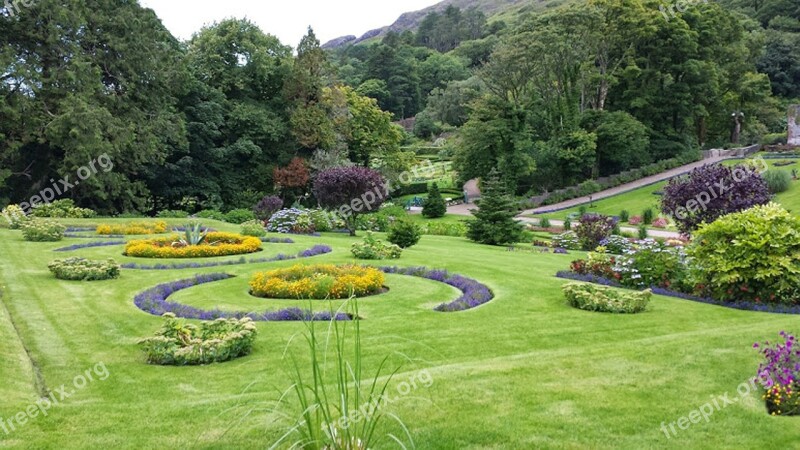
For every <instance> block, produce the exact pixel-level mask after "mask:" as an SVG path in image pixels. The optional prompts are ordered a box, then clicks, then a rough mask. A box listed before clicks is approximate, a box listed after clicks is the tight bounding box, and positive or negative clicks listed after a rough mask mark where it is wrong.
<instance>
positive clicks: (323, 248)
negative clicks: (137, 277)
mask: <svg viewBox="0 0 800 450" xmlns="http://www.w3.org/2000/svg"><path fill="white" fill-rule="evenodd" d="M332 251H333V250H332V249H331V248H330V247H329V246H327V245H315V246H313V247H311V248H309V249H307V250H303V251H301V252H300V253H298V254H296V255H284V254H283V253H279V254H277V255H276V256H272V257H269V258H250V259H245V258H244V256H243V257H241V258H239V259H235V260H232V261H212V262H206V263H173V264H155V265H152V266H145V265H140V264H136V263H127V264H123V265H122V268H123V269H135V270H176V269H201V268H205V267H219V266H236V265H239V264H256V263H265V262H273V261H288V260H291V259H300V258H310V257H312V256H318V255H324V254H326V253H330V252H332Z"/></svg>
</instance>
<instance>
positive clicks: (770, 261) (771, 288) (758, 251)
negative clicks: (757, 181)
mask: <svg viewBox="0 0 800 450" xmlns="http://www.w3.org/2000/svg"><path fill="white" fill-rule="evenodd" d="M687 254H688V255H689V256H690V257H691V258H692V267H691V268H692V276H693V277H694V279H695V280H696V282H697V283H698V284H699V285H700V286H701V288H702V289H703V290H704V291H705V292H706V293H708V294H710V295H711V296H712V297H713V298H714V299H715V300H720V301H736V300H746V301H759V302H762V303H787V304H794V303H797V302H798V299H800V292H798V286H800V218H798V217H795V216H793V215H792V214H790V213H789V212H787V211H786V210H785V209H783V208H781V207H780V206H778V205H777V204H775V203H769V204H767V205H762V206H755V207H753V208H750V209H748V210H745V211H742V212H738V213H733V214H729V215H726V216H723V217H721V218H719V219H717V220H716V221H714V222H712V223H710V224H706V225H702V226H701V227H700V228H699V229H698V230H697V231H696V232H695V234H694V239H693V240H692V243H691V244H690V246H689V248H688V249H687Z"/></svg>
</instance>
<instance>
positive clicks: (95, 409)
mask: <svg viewBox="0 0 800 450" xmlns="http://www.w3.org/2000/svg"><path fill="white" fill-rule="evenodd" d="M445 220H451V219H450V218H447V219H445ZM99 221H100V220H85V221H77V220H69V221H68V222H69V223H97V222H99ZM175 222H176V223H180V221H175ZM206 223H207V224H208V225H211V226H213V227H215V228H218V229H220V230H227V231H236V230H238V227H237V226H232V225H225V224H222V223H219V222H213V221H206ZM292 239H294V240H295V241H296V243H295V244H265V251H264V252H262V253H261V254H259V255H257V256H269V255H273V254H277V253H278V252H283V253H297V252H298V251H300V250H302V249H306V248H309V247H311V246H313V245H315V244H328V245H330V246H331V247H333V249H334V251H333V252H332V253H330V254H326V255H322V256H318V257H314V258H311V259H307V260H299V261H282V262H273V263H261V264H251V265H236V266H227V267H218V268H207V269H185V270H161V271H133V270H123V274H122V277H121V278H119V279H118V280H110V281H102V282H92V283H80V282H65V281H57V280H55V279H54V278H53V277H52V276H51V275H50V273H49V272H48V270H47V263H48V262H49V261H51V260H52V259H55V258H64V257H67V256H84V257H90V258H94V259H100V258H106V257H113V258H115V259H116V260H117V261H118V262H131V261H134V262H140V263H147V262H152V260H141V259H134V258H127V257H123V256H122V255H121V250H122V248H121V247H99V248H90V249H83V250H78V251H75V252H71V253H53V252H52V250H53V249H55V248H59V247H63V246H66V245H70V244H74V243H82V242H88V241H91V240H87V239H67V240H64V241H62V242H58V243H26V242H23V241H22V238H21V236H20V233H19V232H18V231H9V230H0V277H1V278H0V286H3V298H2V301H3V303H4V304H5V306H6V307H7V308H8V311H9V312H10V317H9V315H8V314H6V312H5V310H4V309H3V308H0V355H2V364H1V365H0V376H2V380H3V381H4V382H3V383H2V385H0V396H2V398H3V401H2V403H0V417H3V418H6V419H7V418H9V417H12V416H14V415H15V414H17V413H18V412H20V411H24V410H25V408H26V407H27V406H28V405H30V404H32V403H33V402H34V401H35V400H36V396H35V394H34V392H35V388H34V384H33V379H34V377H33V375H32V374H33V372H32V369H31V366H30V364H29V362H28V357H27V355H26V354H25V351H24V350H23V344H24V346H25V347H26V348H27V349H28V351H29V352H30V355H31V356H32V358H33V360H34V362H35V364H36V366H38V368H39V369H40V371H41V377H42V379H43V380H44V383H45V384H46V386H47V387H48V388H49V389H52V390H55V389H56V388H58V387H59V386H61V385H62V384H65V385H67V386H68V387H71V386H72V383H73V379H74V377H76V376H78V375H80V374H83V373H85V371H86V370H87V369H90V368H92V367H94V366H95V365H97V364H98V363H103V364H105V366H106V367H107V369H108V372H109V376H108V378H107V379H106V380H104V381H100V380H95V381H93V382H91V383H89V384H88V385H86V387H84V388H82V389H75V393H74V394H73V395H72V396H70V397H69V398H67V399H65V400H63V401H62V402H61V404H60V405H59V406H57V407H54V408H52V409H50V410H49V411H48V415H47V416H46V417H44V416H41V415H39V416H38V417H35V418H33V419H30V420H29V421H28V422H27V423H26V424H24V425H21V426H17V427H16V429H15V430H13V431H11V430H10V432H9V433H8V434H6V433H4V432H3V430H2V429H0V446H3V447H6V446H7V447H16V448H61V449H64V448H103V447H105V448H131V449H142V448H166V447H174V448H189V447H191V448H220V449H221V448H269V447H270V445H271V444H272V443H273V442H275V440H277V439H278V437H280V436H281V435H283V434H284V433H285V432H286V430H287V429H288V427H289V425H291V422H290V421H289V420H288V419H284V418H281V416H280V415H279V414H277V413H275V412H274V411H273V409H274V408H275V404H274V400H276V399H277V398H278V397H279V396H280V393H282V392H284V391H285V390H287V389H288V388H289V387H290V384H291V381H290V380H289V378H288V377H287V374H286V371H287V370H289V368H290V363H289V362H288V361H285V360H283V359H282V357H283V355H284V351H285V350H286V348H287V344H288V343H289V341H290V340H291V339H292V338H294V341H292V343H291V344H289V348H288V352H289V353H292V354H294V355H295V356H296V357H297V358H298V360H299V361H300V362H301V364H302V363H303V362H305V361H308V359H309V358H308V355H307V352H306V351H305V350H304V347H303V346H302V345H301V344H302V343H301V341H302V339H299V338H298V337H299V336H298V334H299V333H302V332H303V330H304V327H303V325H302V324H300V323H296V322H295V323H291V322H290V323H259V324H258V329H259V333H260V334H259V336H258V339H257V342H256V345H255V347H254V350H253V353H252V354H251V355H249V356H247V357H244V358H241V359H238V360H234V361H231V362H227V363H222V364H215V365H211V366H206V367H159V366H149V365H147V364H145V363H144V362H143V355H142V354H141V352H140V351H139V349H138V348H137V345H136V342H137V340H138V339H139V338H141V337H145V336H149V335H151V334H152V333H153V332H154V331H155V330H157V329H158V328H159V326H160V324H161V319H160V318H158V317H154V316H151V315H148V314H146V313H144V312H142V311H140V310H139V309H137V308H136V306H135V305H134V304H133V297H134V295H135V294H136V293H138V292H140V291H142V290H144V289H147V288H149V287H151V286H154V285H156V284H158V283H163V282H167V281H173V280H178V279H182V278H188V277H191V276H192V275H194V274H196V273H211V272H225V273H229V274H233V275H236V276H237V277H236V278H233V279H229V280H225V281H220V282H217V283H211V284H208V285H202V286H196V287H193V288H190V289H187V290H184V291H181V292H179V293H177V294H176V295H175V296H174V299H177V300H180V301H182V302H185V303H189V304H192V305H195V306H201V307H213V306H219V307H221V308H224V309H227V308H230V309H233V308H236V309H245V310H250V309H260V310H263V309H273V308H275V309H277V307H279V306H280V307H282V306H287V305H294V304H296V303H295V302H292V301H288V300H278V301H273V300H266V299H256V298H254V297H251V296H249V294H248V292H247V281H248V280H249V277H250V276H251V275H252V274H253V273H254V272H256V271H259V270H267V269H270V268H276V267H285V266H290V265H292V264H297V263H311V262H313V263H321V262H330V263H345V262H353V259H352V258H351V255H350V253H349V251H348V249H349V246H350V244H351V243H352V242H354V239H353V238H350V237H348V236H345V235H342V234H325V235H323V236H322V237H303V236H292ZM578 256H579V255H578V254H577V252H573V254H572V255H553V254H538V253H527V252H508V251H506V249H505V248H496V247H487V246H480V245H476V244H473V243H470V242H468V241H466V240H465V239H460V238H449V237H437V236H424V237H423V239H422V241H421V242H420V244H419V245H417V246H415V247H413V248H411V249H408V250H406V251H405V252H404V254H403V257H402V258H401V259H400V260H397V261H391V262H389V264H397V265H401V266H413V265H423V266H427V267H436V268H446V269H448V270H450V271H451V272H455V273H459V274H463V275H465V276H468V277H471V278H474V279H477V280H479V281H480V282H482V283H484V284H486V285H488V286H489V287H490V288H491V289H492V290H493V291H494V294H495V299H494V300H492V301H491V302H489V303H488V304H485V305H483V306H480V307H478V308H476V309H473V310H469V311H464V312H458V313H440V312H435V311H433V310H432V309H433V307H434V306H436V305H437V304H439V303H442V302H444V301H450V300H453V299H454V298H456V297H457V296H458V295H459V294H458V292H457V291H456V290H454V289H453V288H451V287H449V286H446V285H443V284H441V283H436V282H434V281H430V280H423V279H419V278H411V277H406V276H400V275H391V276H388V277H387V281H386V284H387V286H388V287H389V292H387V293H385V294H382V295H377V296H374V297H368V298H364V299H361V300H360V301H359V305H360V312H361V315H362V316H363V317H364V318H365V319H366V320H364V321H363V322H362V325H361V328H362V333H363V335H364V336H363V340H364V342H363V344H364V353H365V354H364V361H363V362H364V364H365V366H366V369H367V372H372V371H374V370H375V368H376V367H377V365H378V364H379V363H380V361H381V359H382V358H383V357H384V356H386V355H392V358H391V361H392V364H394V363H399V362H401V361H406V362H405V364H404V365H403V367H402V369H401V370H400V372H399V374H398V375H397V378H396V379H395V381H394V382H393V384H392V386H391V387H390V393H391V394H393V396H394V397H396V398H397V401H394V402H392V403H391V404H390V405H389V406H388V408H389V410H390V411H391V412H393V413H395V414H397V415H398V416H399V417H400V418H402V420H403V421H404V423H405V425H406V426H407V428H408V430H409V431H410V433H411V435H412V436H413V438H414V441H415V443H416V446H417V448H420V449H465V448H466V449H479V448H480V449H485V448H553V449H562V448H607V449H618V448H626V449H642V448H675V447H683V448H707V449H717V448H791V447H795V446H796V445H797V442H798V440H800V426H798V422H797V419H796V418H772V417H769V416H768V415H767V414H766V412H765V409H764V406H763V404H762V403H761V401H760V399H758V398H756V399H755V400H754V401H752V402H751V401H736V402H735V403H734V404H732V405H729V406H727V407H725V408H724V409H720V410H718V411H715V412H714V413H713V415H712V416H710V418H709V421H708V422H705V421H701V422H700V423H697V424H692V425H691V426H690V427H689V428H688V430H678V429H677V426H676V430H678V433H677V436H675V437H672V438H667V437H666V436H665V434H664V433H663V431H662V430H661V429H660V427H661V424H662V422H666V423H667V424H668V423H670V422H675V421H677V420H678V419H679V418H680V417H682V416H688V415H689V414H690V413H691V412H692V411H694V410H697V409H699V408H700V407H701V406H702V405H703V404H705V403H706V402H709V401H711V398H712V396H713V397H714V398H717V397H719V396H723V395H726V394H729V397H730V399H736V398H738V394H737V393H736V388H737V386H739V384H741V383H743V382H745V381H746V380H748V379H749V378H750V377H752V376H753V375H754V372H755V369H756V367H757V365H758V361H759V359H758V355H757V354H756V352H755V351H754V350H753V349H752V344H753V342H755V341H764V340H767V339H770V340H771V339H774V338H775V337H776V336H777V333H778V332H779V331H781V330H784V329H786V330H794V331H797V330H798V324H799V323H800V321H798V319H797V317H793V316H783V315H774V314H765V313H757V312H750V311H737V310H731V309H724V308H720V307H716V306H711V305H705V304H699V303H694V302H690V301H684V300H678V299H674V298H666V297H655V298H654V300H653V302H652V303H651V306H650V308H649V310H648V311H647V312H645V313H642V314H639V315H635V316H624V315H610V314H600V313H591V312H585V311H579V310H575V309H572V308H570V307H569V306H567V305H566V304H565V300H564V298H563V296H562V294H561V290H560V287H561V286H562V285H563V284H564V283H565V281H564V280H561V279H558V278H555V277H554V276H553V275H554V274H555V272H556V271H557V270H561V269H566V268H567V267H568V265H569V262H570V261H571V260H573V259H576V258H577V257H578ZM223 259H237V257H228V258H223ZM297 304H298V306H300V307H305V306H306V305H307V304H308V302H299V303H297ZM323 307H325V305H324V302H323V303H316V304H315V308H323ZM12 320H13V322H14V323H15V324H16V328H17V329H18V330H19V333H20V335H21V338H17V334H16V332H15V331H14V327H13V326H12V325H11V321H12ZM323 325H324V324H323ZM400 355H403V356H400ZM409 361H410V362H409ZM420 371H427V373H428V374H429V375H430V379H431V380H432V383H430V387H424V386H423V385H421V384H420V383H416V384H415V385H416V387H415V388H412V389H411V392H410V393H408V395H402V393H399V392H400V391H398V388H399V387H400V386H401V382H408V381H409V380H414V379H418V377H419V374H420ZM326 377H327V379H329V380H333V379H334V374H333V373H328V374H327V375H326ZM405 387H408V384H406V385H405ZM754 397H757V396H754ZM720 403H722V402H720ZM280 411H281V412H283V413H286V414H289V415H291V416H292V417H295V416H296V414H295V413H296V412H295V410H294V409H292V408H290V407H288V406H282V407H281V409H280ZM384 425H385V427H384V428H383V429H381V434H385V433H388V432H391V433H394V434H397V435H400V434H401V430H400V429H399V427H398V426H397V425H394V424H392V423H391V422H389V421H387V422H384ZM378 448H396V446H395V445H393V444H392V442H391V441H389V440H388V439H387V440H384V441H383V443H382V445H380V446H379V447H378Z"/></svg>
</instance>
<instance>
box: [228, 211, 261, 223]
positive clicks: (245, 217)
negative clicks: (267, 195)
mask: <svg viewBox="0 0 800 450" xmlns="http://www.w3.org/2000/svg"><path fill="white" fill-rule="evenodd" d="M255 218H256V215H255V214H254V213H253V211H250V210H249V209H232V210H230V211H228V212H227V213H225V222H228V223H233V224H236V225H241V224H243V223H245V222H247V221H249V220H255Z"/></svg>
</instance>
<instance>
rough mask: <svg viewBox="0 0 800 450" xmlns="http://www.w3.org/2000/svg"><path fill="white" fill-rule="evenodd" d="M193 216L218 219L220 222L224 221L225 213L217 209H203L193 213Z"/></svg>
mask: <svg viewBox="0 0 800 450" xmlns="http://www.w3.org/2000/svg"><path fill="white" fill-rule="evenodd" d="M195 217H197V218H198V219H211V220H219V221H220V222H225V213H223V212H222V211H218V210H216V209H204V210H202V211H200V212H199V213H197V214H195Z"/></svg>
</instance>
